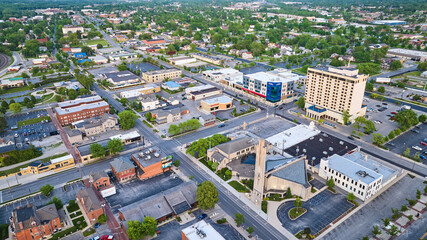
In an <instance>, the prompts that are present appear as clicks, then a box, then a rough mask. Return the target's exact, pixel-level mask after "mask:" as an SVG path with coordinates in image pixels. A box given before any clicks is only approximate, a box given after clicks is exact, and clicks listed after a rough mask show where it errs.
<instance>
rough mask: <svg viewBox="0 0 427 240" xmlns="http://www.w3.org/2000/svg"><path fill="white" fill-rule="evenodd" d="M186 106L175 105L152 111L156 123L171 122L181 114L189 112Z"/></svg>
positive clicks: (180, 117) (180, 116) (178, 118)
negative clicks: (170, 107)
mask: <svg viewBox="0 0 427 240" xmlns="http://www.w3.org/2000/svg"><path fill="white" fill-rule="evenodd" d="M189 112H190V110H189V109H188V108H186V107H175V108H172V109H166V110H165V109H159V110H155V111H153V112H152V116H153V117H154V118H156V123H157V124H163V123H172V122H176V121H178V120H180V119H182V115H185V114H187V113H189Z"/></svg>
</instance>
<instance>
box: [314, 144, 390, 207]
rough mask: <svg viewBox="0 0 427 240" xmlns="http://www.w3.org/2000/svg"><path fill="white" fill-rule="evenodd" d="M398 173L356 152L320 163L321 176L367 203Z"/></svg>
mask: <svg viewBox="0 0 427 240" xmlns="http://www.w3.org/2000/svg"><path fill="white" fill-rule="evenodd" d="M397 175H398V171H397V170H396V169H393V168H391V167H388V166H385V165H384V164H381V163H380V162H377V161H374V160H372V159H370V157H369V156H368V155H365V154H362V153H360V152H359V151H355V152H352V153H349V154H346V155H344V156H339V155H337V154H335V155H333V156H330V157H329V158H324V159H322V160H321V161H320V167H319V176H320V177H322V178H324V179H326V180H329V179H333V180H334V183H335V186H337V187H339V188H341V189H343V190H345V191H347V192H350V193H353V194H354V196H356V197H357V198H359V199H361V200H362V201H366V200H367V199H369V198H371V197H372V196H373V195H375V194H376V193H377V192H379V191H380V190H381V188H382V187H384V186H385V185H386V184H388V183H389V182H390V181H392V180H393V179H395V178H396V177H397Z"/></svg>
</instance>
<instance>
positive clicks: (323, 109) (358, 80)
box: [305, 66, 368, 123]
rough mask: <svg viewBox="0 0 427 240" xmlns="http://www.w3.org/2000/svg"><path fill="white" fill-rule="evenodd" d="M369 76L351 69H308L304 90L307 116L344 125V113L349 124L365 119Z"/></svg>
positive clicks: (324, 67)
mask: <svg viewBox="0 0 427 240" xmlns="http://www.w3.org/2000/svg"><path fill="white" fill-rule="evenodd" d="M367 79H368V75H363V74H359V70H358V69H356V68H351V67H332V66H321V67H316V68H308V70H307V81H306V87H305V108H306V111H307V116H308V117H310V118H314V119H315V120H319V119H321V118H323V119H328V120H331V121H335V122H339V123H344V121H343V111H345V110H347V111H348V113H349V114H350V115H351V117H350V119H349V121H350V122H352V121H354V119H355V118H357V117H358V116H365V114H366V106H363V105H362V103H363V95H364V93H365V86H366V81H367Z"/></svg>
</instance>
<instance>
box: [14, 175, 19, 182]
mask: <svg viewBox="0 0 427 240" xmlns="http://www.w3.org/2000/svg"><path fill="white" fill-rule="evenodd" d="M15 178H16V183H17V184H19V181H18V174H15Z"/></svg>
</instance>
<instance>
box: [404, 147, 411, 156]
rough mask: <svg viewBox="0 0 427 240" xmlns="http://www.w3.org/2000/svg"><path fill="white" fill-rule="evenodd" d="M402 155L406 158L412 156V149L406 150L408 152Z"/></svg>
mask: <svg viewBox="0 0 427 240" xmlns="http://www.w3.org/2000/svg"><path fill="white" fill-rule="evenodd" d="M402 155H403V156H405V157H410V156H411V149H409V148H406V150H405V151H404V152H403V153H402Z"/></svg>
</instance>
